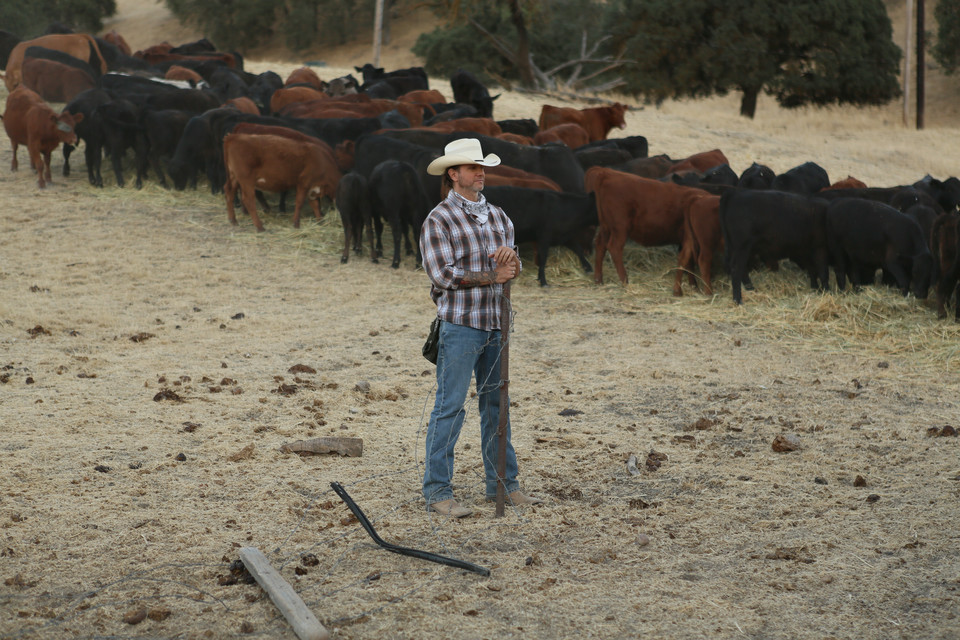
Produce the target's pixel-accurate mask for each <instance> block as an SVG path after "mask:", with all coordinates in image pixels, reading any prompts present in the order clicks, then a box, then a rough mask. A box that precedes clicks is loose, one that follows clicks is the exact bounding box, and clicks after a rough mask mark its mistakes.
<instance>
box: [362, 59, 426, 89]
mask: <svg viewBox="0 0 960 640" xmlns="http://www.w3.org/2000/svg"><path fill="white" fill-rule="evenodd" d="M354 70H356V72H357V73H359V74H360V75H361V77H362V78H363V84H367V85H369V84H372V83H374V82H376V81H378V80H383V79H384V78H407V77H410V76H416V77H419V78H422V79H423V81H424V82H427V72H426V71H425V70H424V68H423V67H407V68H406V69H394V70H393V71H385V70H384V69H383V67H375V66H373V65H372V64H370V63H369V62H368V63H366V64H365V65H363V66H362V67H354ZM429 88H430V87H424V89H429Z"/></svg>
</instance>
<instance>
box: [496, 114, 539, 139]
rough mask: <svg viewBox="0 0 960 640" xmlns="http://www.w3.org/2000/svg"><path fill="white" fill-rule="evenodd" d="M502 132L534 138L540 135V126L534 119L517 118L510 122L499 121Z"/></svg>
mask: <svg viewBox="0 0 960 640" xmlns="http://www.w3.org/2000/svg"><path fill="white" fill-rule="evenodd" d="M497 124H498V125H500V130H501V131H503V132H504V133H513V134H516V135H518V136H527V137H528V138H532V137H533V136H535V135H537V134H538V133H540V126H539V125H538V124H537V121H536V120H534V119H533V118H516V119H510V120H497Z"/></svg>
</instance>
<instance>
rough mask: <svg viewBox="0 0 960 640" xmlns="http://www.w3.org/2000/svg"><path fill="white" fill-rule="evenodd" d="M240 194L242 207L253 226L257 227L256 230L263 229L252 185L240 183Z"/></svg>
mask: <svg viewBox="0 0 960 640" xmlns="http://www.w3.org/2000/svg"><path fill="white" fill-rule="evenodd" d="M240 196H241V198H242V199H243V207H244V208H245V209H246V210H247V213H249V214H250V219H251V220H253V226H255V227H256V228H257V231H263V223H262V222H260V218H259V217H258V216H257V198H256V196H255V195H254V188H253V185H240ZM231 222H232V221H231Z"/></svg>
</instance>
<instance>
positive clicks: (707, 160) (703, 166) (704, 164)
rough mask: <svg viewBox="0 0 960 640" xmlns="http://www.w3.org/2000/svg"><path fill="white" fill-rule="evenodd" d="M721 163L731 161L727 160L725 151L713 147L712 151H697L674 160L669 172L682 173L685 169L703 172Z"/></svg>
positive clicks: (727, 163)
mask: <svg viewBox="0 0 960 640" xmlns="http://www.w3.org/2000/svg"><path fill="white" fill-rule="evenodd" d="M721 164H726V165H729V164H730V161H729V160H727V156H725V155H723V151H720V149H712V150H710V151H701V152H700V153H695V154H693V155H692V156H689V157H687V158H684V159H683V160H674V163H673V165H671V167H670V170H669V171H668V172H667V173H682V172H684V171H698V172H700V173H703V172H705V171H706V170H707V169H713V168H714V167H718V166H720V165H721Z"/></svg>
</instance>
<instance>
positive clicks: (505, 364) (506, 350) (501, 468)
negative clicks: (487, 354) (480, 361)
mask: <svg viewBox="0 0 960 640" xmlns="http://www.w3.org/2000/svg"><path fill="white" fill-rule="evenodd" d="M509 416H510V281H509V280H508V281H507V282H505V283H504V285H503V299H502V300H501V301H500V422H499V423H498V424H497V502H496V508H495V509H494V516H495V517H497V518H502V517H503V512H504V503H505V502H506V498H507V488H506V484H504V483H505V482H506V478H505V476H506V475H507V420H508V419H509Z"/></svg>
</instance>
